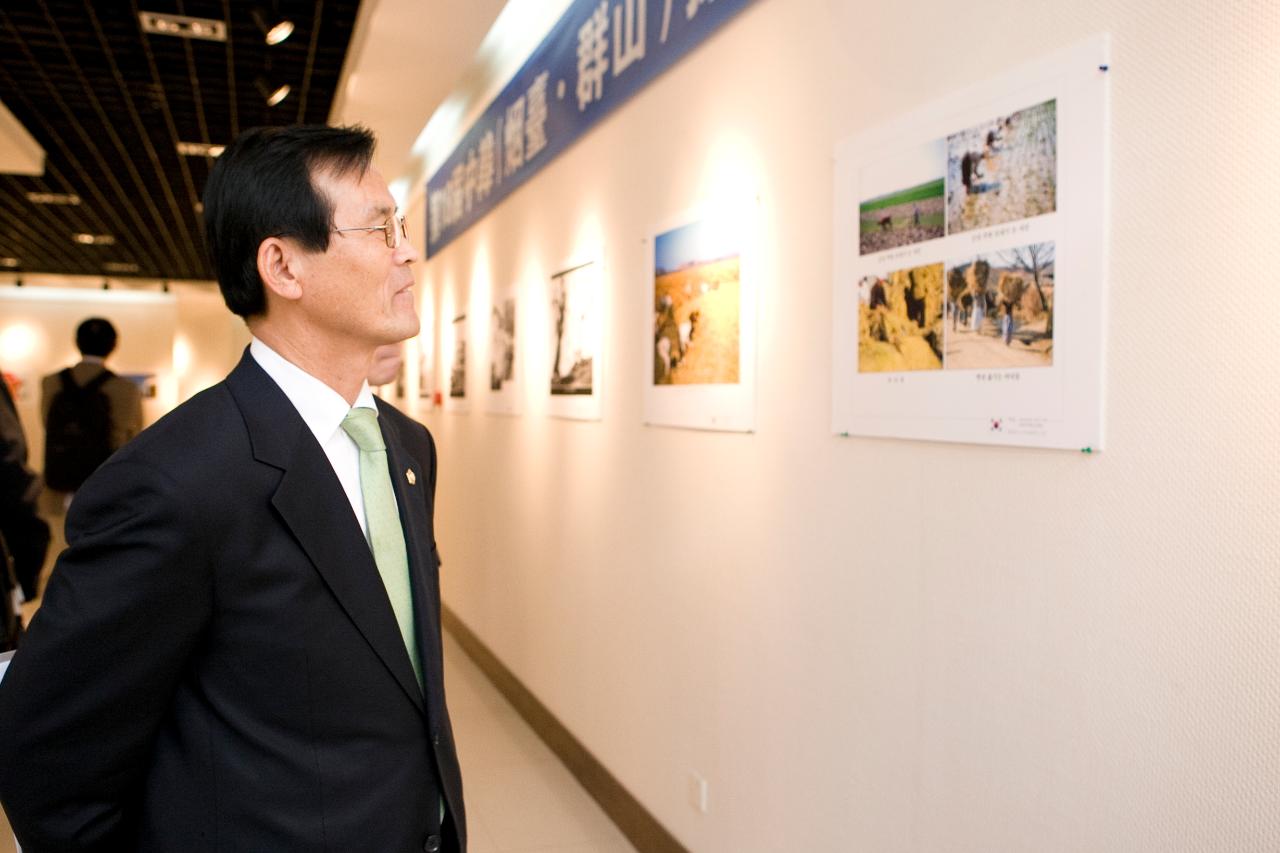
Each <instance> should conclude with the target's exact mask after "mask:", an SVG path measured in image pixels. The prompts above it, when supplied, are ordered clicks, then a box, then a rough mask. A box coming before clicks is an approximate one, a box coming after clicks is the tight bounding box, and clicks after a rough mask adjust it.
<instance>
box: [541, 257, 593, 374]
mask: <svg viewBox="0 0 1280 853" xmlns="http://www.w3.org/2000/svg"><path fill="white" fill-rule="evenodd" d="M594 266H595V265H594V264H584V265H582V266H579V267H574V268H573V269H570V270H565V271H564V272H560V273H556V274H555V275H553V276H552V277H551V393H552V394H553V395H590V394H591V392H592V388H593V387H594V386H593V385H592V382H593V379H592V376H593V372H594V364H595V355H596V353H595V348H596V341H597V340H598V339H599V323H600V318H599V317H598V316H597V314H596V304H597V302H596V288H597V281H598V278H597V277H596V275H595V269H594Z"/></svg>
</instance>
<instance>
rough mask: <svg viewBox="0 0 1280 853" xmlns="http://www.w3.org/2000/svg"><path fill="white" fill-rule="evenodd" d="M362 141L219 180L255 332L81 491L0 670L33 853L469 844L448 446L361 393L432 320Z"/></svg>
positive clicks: (238, 303)
mask: <svg viewBox="0 0 1280 853" xmlns="http://www.w3.org/2000/svg"><path fill="white" fill-rule="evenodd" d="M373 144H374V143H373V137H372V135H371V134H369V133H368V132H367V131H364V130H361V129H350V128H337V129H335V128H323V127H295V128H287V129H280V128H276V129H258V130H253V131H248V132H246V133H245V134H243V135H242V136H241V137H240V138H239V139H238V140H236V142H235V143H233V144H232V145H231V146H230V147H229V148H228V149H227V150H226V152H225V153H224V154H223V155H222V156H221V157H220V158H219V159H218V162H217V164H216V166H215V168H214V170H213V173H212V174H211V175H210V178H209V184H208V187H207V188H206V190H205V201H204V204H205V218H206V229H207V236H208V242H209V248H210V253H211V255H212V257H213V262H214V267H215V270H216V272H217V275H218V282H219V285H220V287H221V288H222V292H223V296H224V297H225V299H226V301H227V305H228V306H229V307H230V308H231V310H232V311H234V312H236V313H237V314H240V315H241V316H243V317H245V318H246V320H247V322H248V325H249V328H250V331H252V332H253V336H254V340H253V342H252V344H251V345H250V347H249V349H248V351H247V352H246V354H245V356H244V357H243V358H242V359H241V362H240V364H239V366H237V367H236V368H235V370H234V371H233V372H232V373H231V374H230V375H229V376H228V377H227V379H226V380H225V381H224V382H222V383H220V384H219V385H216V386H214V387H213V388H210V389H209V390H207V391H205V392H203V393H201V394H199V395H197V396H196V397H194V398H192V399H191V400H190V401H189V402H187V403H185V404H183V405H182V406H179V407H178V408H177V409H175V410H174V411H173V412H171V413H170V414H169V415H167V416H166V417H164V418H162V419H161V420H160V421H159V422H157V423H156V424H155V425H154V426H152V427H151V428H149V429H147V430H146V431H145V432H143V433H142V434H141V435H140V436H139V437H138V438H136V439H135V440H133V441H132V442H130V443H129V444H128V445H126V446H125V447H124V448H123V449H122V450H121V451H120V452H118V453H116V454H115V455H114V456H113V457H112V458H111V459H110V460H109V461H108V462H107V463H106V464H105V465H104V466H103V467H102V468H100V469H99V470H98V471H97V473H95V474H94V475H93V476H92V477H90V479H89V480H88V481H86V483H85V484H84V486H83V488H82V489H81V490H80V492H79V493H78V494H77V497H76V500H75V502H74V503H73V504H72V507H71V511H70V514H69V516H68V520H67V528H68V537H67V538H68V541H69V543H70V546H69V548H68V550H67V551H66V552H64V553H63V555H62V556H61V557H60V558H59V560H58V565H57V566H56V567H55V569H54V572H53V576H52V578H51V580H50V582H49V585H48V589H47V590H46V594H45V598H44V604H43V607H42V608H41V610H40V611H39V613H38V614H37V615H36V617H35V619H34V620H33V622H32V625H31V630H30V632H29V633H28V635H27V638H26V639H25V640H24V643H23V646H22V648H21V650H20V651H19V653H18V655H17V657H16V658H15V659H14V662H13V665H12V667H11V669H10V671H9V674H8V677H7V678H6V679H5V681H4V682H3V684H2V685H0V732H3V733H4V734H3V737H0V801H3V803H4V806H5V809H6V811H7V812H8V813H9V817H10V820H11V822H12V824H13V826H14V829H15V830H16V832H17V835H18V838H19V841H20V842H21V843H22V845H23V848H24V850H26V851H28V853H41V851H45V850H59V851H61V850H104V851H105V850H111V851H133V850H138V851H152V850H155V851H175V853H176V851H182V853H189V852H190V853H194V851H215V850H216V851H240V850H243V851H272V853H279V851H295V850H296V851H304V850H305V851H320V850H333V851H371V852H372V851H377V853H408V851H415V852H416V851H428V853H433V851H437V850H448V851H465V849H466V821H465V816H464V811H463V802H462V782H461V775H460V772H459V769H458V762H457V756H456V753H455V749H454V740H453V732H452V729H451V726H450V722H449V715H448V711H447V709H446V707H445V697H444V689H443V683H442V682H443V670H442V660H441V641H440V623H439V607H440V601H439V576H438V569H439V555H438V552H437V550H436V547H435V541H434V533H433V529H432V500H433V494H434V489H435V480H436V454H435V447H434V444H433V443H432V439H431V436H430V434H429V433H428V432H427V431H426V430H425V429H424V428H423V427H422V426H421V425H419V424H417V423H416V422H414V421H412V420H410V419H409V418H407V417H405V416H404V415H402V414H400V413H399V412H398V411H396V410H395V409H394V408H392V407H390V406H386V405H383V404H380V403H378V402H377V401H375V400H374V398H373V397H372V395H371V394H370V393H369V390H368V385H367V383H366V382H365V377H366V376H367V374H368V372H369V368H370V365H371V363H372V359H373V353H374V350H375V349H376V348H377V347H378V346H380V345H382V344H388V343H393V342H395V341H399V340H403V339H404V338H407V337H411V336H412V335H414V334H416V333H417V331H418V318H417V314H416V311H415V306H414V298H413V289H412V287H413V277H412V274H411V272H410V270H409V264H410V263H412V262H413V261H415V260H417V259H418V257H419V256H418V253H417V251H416V250H415V249H414V248H413V246H412V245H410V243H409V242H408V239H407V234H406V231H405V227H404V222H403V219H401V218H400V217H399V216H398V215H396V212H395V203H394V201H393V199H392V197H391V195H390V193H389V192H388V191H387V185H386V183H385V182H384V181H383V180H382V178H381V176H380V175H379V174H378V173H377V171H376V170H375V169H373V168H371V167H370V165H369V164H370V159H371V156H372V150H373ZM375 413H376V416H375ZM361 425H365V426H369V425H371V427H370V428H369V429H366V428H365V426H361ZM382 445H385V447H383V446H382ZM388 508H389V512H387V509H388Z"/></svg>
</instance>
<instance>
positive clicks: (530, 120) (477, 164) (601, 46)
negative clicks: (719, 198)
mask: <svg viewBox="0 0 1280 853" xmlns="http://www.w3.org/2000/svg"><path fill="white" fill-rule="evenodd" d="M750 2H751V0H574V2H573V4H572V5H571V6H570V7H569V10H568V11H567V12H565V13H564V15H563V16H562V17H561V18H560V20H559V21H558V22H557V23H556V25H555V26H554V27H553V28H552V30H551V32H550V33H549V34H548V35H547V37H546V38H545V39H543V41H542V44H540V45H538V49H537V50H535V51H534V52H533V55H532V56H530V57H529V60H528V61H527V62H525V64H524V65H523V67H521V69H520V71H519V72H518V73H517V74H516V76H515V77H514V78H513V79H512V80H511V82H510V83H508V84H507V85H506V88H504V89H503V90H502V94H500V95H499V96H498V97H497V99H496V100H495V101H494V102H493V103H492V104H490V105H489V108H488V109H487V110H485V113H484V115H483V116H482V117H481V118H480V120H479V121H477V122H476V123H475V125H474V126H473V127H472V128H471V130H470V131H468V132H467V135H466V136H465V137H464V138H463V140H462V143H461V144H460V145H459V146H458V147H457V148H456V149H455V150H454V152H453V153H452V154H451V155H449V159H448V160H446V161H445V163H444V165H443V166H441V167H440V169H438V170H437V171H436V173H435V174H434V175H432V176H431V178H430V180H428V181H427V257H431V256H432V255H434V254H436V253H437V252H439V251H440V250H441V249H443V248H444V247H445V246H447V245H448V244H449V242H450V241H452V240H453V239H454V238H455V237H457V236H459V235H460V234H462V233H463V232H464V231H466V230H467V229H468V228H470V227H471V225H472V224H474V223H475V222H476V221H477V220H479V219H480V218H482V217H483V216H484V215H485V214H487V213H488V212H489V211H490V210H492V209H493V208H494V207H496V206H497V205H498V203H499V202H501V201H502V200H503V199H504V198H506V197H507V196H508V195H509V194H510V193H512V192H514V191H515V190H516V189H518V188H519V187H520V186H521V185H522V184H523V183H524V182H525V181H527V180H529V178H531V177H533V176H534V175H535V174H536V173H537V172H538V170H539V169H541V168H542V167H544V166H546V165H547V164H548V163H550V162H551V161H552V160H553V159H555V157H556V155H557V154H559V153H560V152H561V151H564V150H565V149H566V148H568V147H569V146H570V145H572V144H573V143H574V141H575V140H577V138H578V137H579V136H581V135H583V134H584V133H586V132H587V131H588V130H589V129H590V128H591V127H592V126H593V125H595V123H596V122H598V121H600V120H601V119H603V118H604V117H605V116H607V115H608V114H609V113H610V112H612V111H613V110H614V109H615V108H617V107H618V106H620V105H622V104H623V103H624V102H625V101H626V100H627V99H628V98H630V97H631V96H632V95H634V94H635V93H636V92H638V91H640V90H641V89H642V88H644V86H645V85H647V84H648V83H649V82H650V81H651V80H653V79H654V78H655V77H657V76H658V75H659V74H661V73H662V72H663V71H665V70H666V69H668V68H670V67H671V66H672V65H674V64H675V63H676V62H678V61H679V60H680V58H681V57H683V56H684V55H685V54H687V53H689V52H690V51H692V50H693V49H694V48H696V47H697V46H698V45H699V44H700V43H701V42H702V41H703V40H704V39H706V38H707V37H709V36H710V35H711V34H712V33H714V32H715V31H716V30H717V29H718V28H719V27H720V25H721V24H723V23H725V22H726V21H728V20H729V18H731V17H732V16H733V15H734V14H736V13H737V12H739V11H741V10H742V9H743V8H744V7H745V6H747V5H748V4H749V3H750Z"/></svg>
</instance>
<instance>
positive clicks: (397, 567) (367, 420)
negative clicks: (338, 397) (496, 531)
mask: <svg viewBox="0 0 1280 853" xmlns="http://www.w3.org/2000/svg"><path fill="white" fill-rule="evenodd" d="M342 428H343V430H345V431H346V433H347V435H349V436H351V440H352V441H354V442H355V443H356V447H359V448H360V491H361V493H362V494H363V495H364V517H365V523H366V524H367V525H368V529H369V545H370V547H372V548H373V560H374V562H375V563H377V564H378V574H380V575H382V583H383V584H384V585H385V586H386V588H387V597H388V598H390V599H391V608H392V609H393V610H394V611H395V613H396V622H397V623H398V624H399V626H400V636H401V638H402V639H403V640H404V647H405V648H406V649H407V650H408V652H409V660H410V662H412V663H413V671H414V673H415V674H416V675H417V676H418V686H419V687H421V686H422V683H423V682H422V660H421V658H420V657H419V655H418V643H417V639H416V638H417V632H416V631H415V630H414V626H413V595H412V594H411V593H410V591H409V557H408V554H407V552H406V551H405V546H404V530H403V529H402V528H401V527H400V513H399V511H398V510H397V509H396V496H395V494H394V493H393V492H392V491H391V473H390V471H389V469H388V467H387V445H386V444H385V443H384V442H383V440H382V431H381V430H380V429H378V413H377V412H376V411H374V410H373V409H366V408H355V409H352V410H351V411H350V412H348V413H347V416H346V417H345V418H343V420H342Z"/></svg>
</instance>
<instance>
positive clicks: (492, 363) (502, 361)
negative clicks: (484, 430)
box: [485, 288, 524, 415]
mask: <svg viewBox="0 0 1280 853" xmlns="http://www.w3.org/2000/svg"><path fill="white" fill-rule="evenodd" d="M516 304H517V299H516V291H515V288H512V289H510V290H508V291H507V292H505V293H501V294H497V295H495V296H494V299H493V304H492V305H491V306H490V307H489V364H488V370H487V371H486V383H485V388H486V393H485V411H487V412H490V413H493V414H500V415H514V414H519V412H520V410H521V406H520V403H521V393H522V389H521V385H522V383H521V382H520V375H521V373H522V371H523V369H524V367H523V364H521V359H520V357H519V352H520V348H519V346H518V345H517V344H518V340H517V339H518V328H519V326H518V324H517V323H516Z"/></svg>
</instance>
